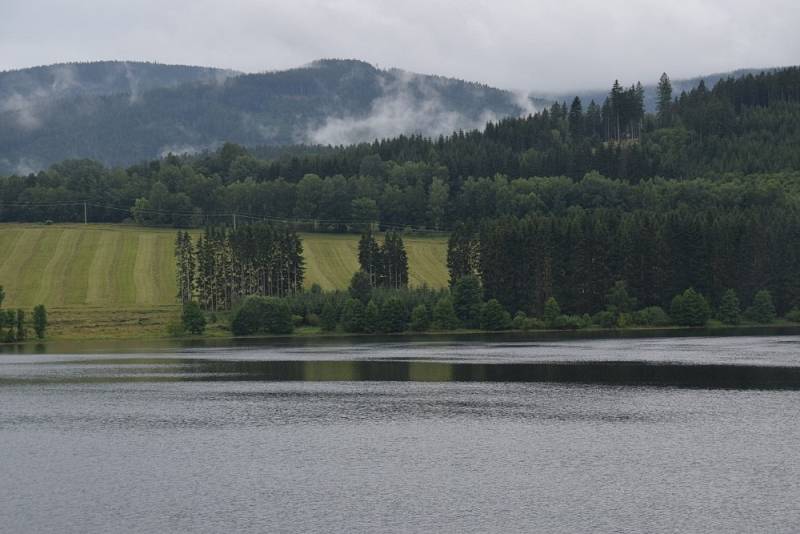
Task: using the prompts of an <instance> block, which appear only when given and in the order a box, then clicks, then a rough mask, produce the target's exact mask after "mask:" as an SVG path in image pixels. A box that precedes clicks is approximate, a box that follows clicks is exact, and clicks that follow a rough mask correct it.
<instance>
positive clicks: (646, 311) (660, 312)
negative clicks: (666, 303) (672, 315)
mask: <svg viewBox="0 0 800 534" xmlns="http://www.w3.org/2000/svg"><path fill="white" fill-rule="evenodd" d="M631 320H632V321H633V324H635V325H638V326H667V325H669V323H670V320H669V315H667V312H665V311H664V309H663V308H661V306H649V307H647V308H643V309H641V310H639V311H637V312H634V313H633V315H632V316H631Z"/></svg>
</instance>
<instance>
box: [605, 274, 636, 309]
mask: <svg viewBox="0 0 800 534" xmlns="http://www.w3.org/2000/svg"><path fill="white" fill-rule="evenodd" d="M634 308H636V298H635V297H632V296H631V295H629V294H628V284H627V283H625V281H623V280H617V281H616V282H614V286H613V287H612V288H611V289H610V290H609V291H608V293H606V309H607V310H608V311H610V312H612V313H616V314H621V313H629V312H632V311H633V310H634Z"/></svg>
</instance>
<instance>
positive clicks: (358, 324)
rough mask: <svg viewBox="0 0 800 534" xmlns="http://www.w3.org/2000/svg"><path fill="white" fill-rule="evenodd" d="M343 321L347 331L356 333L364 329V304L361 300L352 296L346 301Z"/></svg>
mask: <svg viewBox="0 0 800 534" xmlns="http://www.w3.org/2000/svg"><path fill="white" fill-rule="evenodd" d="M341 323H342V329H343V330H344V331H345V332H349V333H351V334H355V333H358V332H363V331H364V305H363V304H362V303H361V301H360V300H358V299H356V298H351V299H349V300H348V301H347V302H345V304H344V308H343V309H342V317H341Z"/></svg>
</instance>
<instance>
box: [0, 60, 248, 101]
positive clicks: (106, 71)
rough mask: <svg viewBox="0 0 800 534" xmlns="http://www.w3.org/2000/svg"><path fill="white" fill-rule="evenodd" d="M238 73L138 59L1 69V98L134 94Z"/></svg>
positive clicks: (219, 78) (220, 78) (221, 78)
mask: <svg viewBox="0 0 800 534" xmlns="http://www.w3.org/2000/svg"><path fill="white" fill-rule="evenodd" d="M238 74H240V73H238V72H236V71H232V70H223V69H213V68H208V67H191V66H185V65H161V64H158V63H144V62H137V61H96V62H89V63H58V64H55V65H47V66H40V67H32V68H29V69H21V70H9V71H3V72H0V101H5V100H7V99H9V98H12V97H15V96H16V97H17V98H19V99H30V98H42V97H47V98H65V97H74V96H87V95H112V94H129V95H132V96H133V97H136V96H137V95H139V94H141V93H142V92H144V91H149V90H151V89H156V88H160V87H175V86H178V85H180V84H183V83H190V82H205V83H208V82H220V81H223V80H224V79H225V78H228V77H230V76H235V75H238ZM7 104H8V103H7ZM7 107H10V106H7Z"/></svg>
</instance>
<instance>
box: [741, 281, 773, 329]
mask: <svg viewBox="0 0 800 534" xmlns="http://www.w3.org/2000/svg"><path fill="white" fill-rule="evenodd" d="M745 315H746V316H747V318H748V319H750V320H751V321H755V322H757V323H763V324H767V323H771V322H773V321H775V318H776V316H777V314H776V313H775V305H774V304H773V302H772V295H771V294H770V292H769V291H767V290H764V289H762V290H761V291H759V292H758V293H756V295H755V297H753V305H752V306H751V307H750V308H748V309H747V311H746V313H745Z"/></svg>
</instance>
